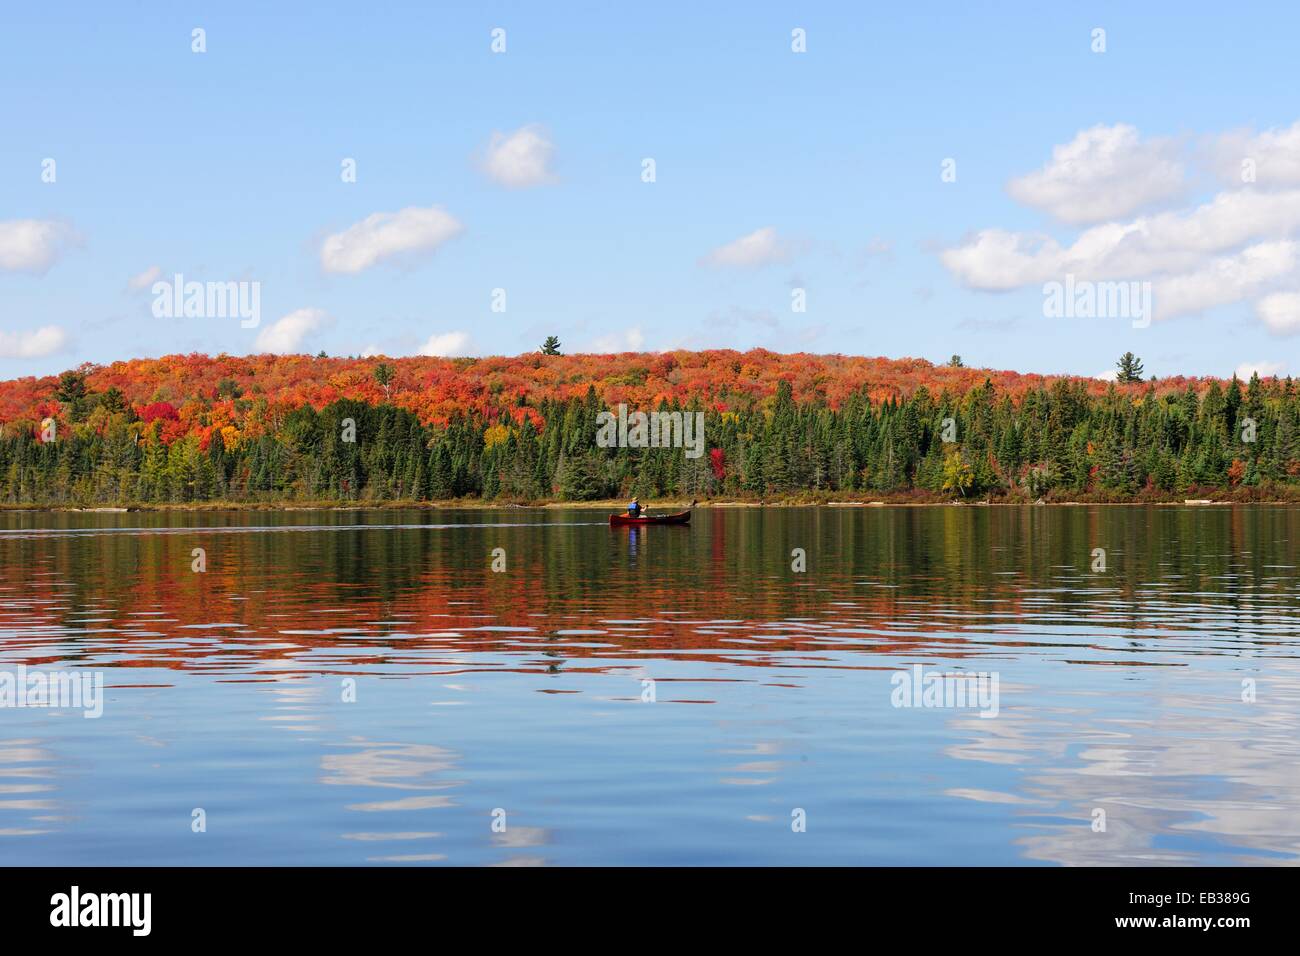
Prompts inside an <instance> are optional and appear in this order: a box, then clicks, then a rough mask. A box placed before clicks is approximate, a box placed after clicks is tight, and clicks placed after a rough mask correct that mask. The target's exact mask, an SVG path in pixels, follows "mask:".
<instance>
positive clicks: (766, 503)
mask: <svg viewBox="0 0 1300 956" xmlns="http://www.w3.org/2000/svg"><path fill="white" fill-rule="evenodd" d="M1233 504H1254V505H1300V493H1297V494H1295V495H1293V496H1290V497H1278V496H1276V495H1272V496H1270V495H1264V494H1260V493H1259V490H1258V489H1253V488H1252V489H1232V490H1231V491H1226V492H1225V491H1223V490H1222V489H1217V490H1209V489H1201V490H1198V491H1197V492H1196V493H1195V494H1191V493H1189V494H1188V495H1186V496H1177V495H1170V496H1165V497H1155V496H1152V497H1140V498H1127V499H1108V498H1104V497H1093V496H1088V495H1079V496H1075V497H1071V498H1064V497H1062V498H1059V499H1039V500H1036V501H1028V500H1025V499H1023V498H1009V497H1001V498H999V497H992V498H988V497H986V498H966V499H962V498H941V497H937V496H925V497H922V496H917V495H893V496H882V497H879V498H861V499H858V498H839V497H837V498H833V499H830V498H825V499H824V498H811V497H808V498H800V497H789V498H779V499H778V498H773V499H764V500H748V499H732V498H727V499H717V500H713V501H697V502H695V505H694V506H695V507H696V508H885V507H915V508H925V507H954V506H958V507H990V506H1003V507H1007V506H1010V507H1027V506H1036V505H1056V506H1073V507H1078V506H1081V505H1089V506H1091V505H1149V506H1155V505H1162V506H1169V505H1178V506H1184V507H1197V506H1200V507H1204V506H1215V505H1233ZM643 505H644V506H645V507H646V508H648V509H650V510H651V511H655V512H662V511H672V510H683V509H686V508H689V507H691V501H690V500H682V499H663V500H660V499H648V498H647V499H643ZM626 508H627V499H626V498H619V499H602V500H597V501H540V502H511V501H482V500H480V499H477V498H459V499H453V500H448V501H400V500H399V501H354V502H339V501H331V500H326V501H289V502H286V501H190V502H176V503H173V502H133V503H130V504H125V505H74V504H0V512H9V513H21V512H43V513H66V514H121V513H127V512H151V511H159V512H162V511H166V512H174V511H180V512H186V511H193V512H203V511H412V510H418V511H500V510H511V509H518V510H529V511H543V510H557V509H559V510H583V509H585V510H605V511H612V512H621V511H624V510H626Z"/></svg>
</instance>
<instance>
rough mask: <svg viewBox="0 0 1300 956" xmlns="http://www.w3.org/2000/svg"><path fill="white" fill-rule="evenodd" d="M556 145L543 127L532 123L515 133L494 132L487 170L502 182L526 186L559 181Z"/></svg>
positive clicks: (485, 162) (487, 155) (486, 171)
mask: <svg viewBox="0 0 1300 956" xmlns="http://www.w3.org/2000/svg"><path fill="white" fill-rule="evenodd" d="M554 155H555V146H554V144H553V143H552V142H551V141H550V140H549V139H548V138H547V136H546V131H545V130H543V129H542V127H540V126H538V125H536V124H531V125H528V126H523V127H520V128H519V129H517V130H515V131H514V132H513V133H510V134H506V133H501V132H494V133H493V134H492V139H491V141H490V142H489V143H488V147H487V152H486V154H485V156H484V158H483V172H484V173H485V174H486V175H487V176H488V178H489V179H491V180H492V181H493V182H496V183H498V184H500V185H502V186H506V187H508V188H510V189H525V188H527V187H529V186H542V185H545V184H547V183H552V182H555V175H554V174H553V173H552V172H551V160H552V159H553V158H554Z"/></svg>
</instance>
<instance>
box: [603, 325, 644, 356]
mask: <svg viewBox="0 0 1300 956" xmlns="http://www.w3.org/2000/svg"><path fill="white" fill-rule="evenodd" d="M643 345H645V333H644V332H642V331H641V327H640V326H633V327H632V328H630V329H623V330H622V331H619V332H612V333H610V334H609V335H602V336H601V337H600V338H598V339H596V340H595V341H594V342H592V343H591V349H590V350H591V351H592V352H640V351H641V347H642V346H643Z"/></svg>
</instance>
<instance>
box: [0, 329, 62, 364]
mask: <svg viewBox="0 0 1300 956" xmlns="http://www.w3.org/2000/svg"><path fill="white" fill-rule="evenodd" d="M67 344H68V333H67V332H65V331H64V330H63V329H62V328H60V327H59V326H57V325H45V326H42V327H41V328H39V329H35V330H33V331H31V332H5V331H3V330H0V358H10V359H13V358H20V359H31V358H44V357H45V356H47V355H53V354H54V353H55V352H58V351H61V350H62V349H63V348H64V347H65V346H66V345H67Z"/></svg>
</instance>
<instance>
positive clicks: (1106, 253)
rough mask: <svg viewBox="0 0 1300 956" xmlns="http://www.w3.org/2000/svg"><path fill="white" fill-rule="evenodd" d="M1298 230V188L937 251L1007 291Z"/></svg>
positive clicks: (973, 278)
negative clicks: (1070, 234) (1057, 234)
mask: <svg viewBox="0 0 1300 956" xmlns="http://www.w3.org/2000/svg"><path fill="white" fill-rule="evenodd" d="M1297 231H1300V190H1290V191H1288V192H1282V193H1273V194H1265V193H1258V192H1254V191H1250V190H1241V191H1237V192H1224V193H1220V194H1219V195H1217V196H1215V197H1214V199H1212V200H1211V201H1210V202H1208V203H1205V204H1204V205H1201V206H1198V207H1196V208H1195V209H1192V210H1190V211H1187V212H1178V213H1174V212H1170V213H1161V214H1160V215H1157V216H1146V217H1141V218H1138V219H1135V220H1133V221H1132V222H1128V223H1105V224H1103V225H1099V226H1093V227H1092V228H1091V229H1086V230H1084V231H1083V232H1082V233H1081V234H1080V235H1079V237H1078V238H1077V239H1076V240H1075V241H1074V242H1073V243H1072V244H1071V245H1069V246H1062V245H1061V244H1060V243H1058V242H1057V241H1056V240H1055V239H1053V238H1051V237H1049V236H1045V235H1042V234H1036V233H1018V232H1008V231H1006V230H1004V229H985V230H982V231H981V232H978V233H976V234H975V236H974V237H973V238H972V239H970V240H969V241H967V242H966V243H964V244H963V245H960V246H956V247H954V248H951V249H946V250H944V251H943V253H941V255H940V259H941V261H942V262H943V264H944V265H945V266H947V268H948V270H949V271H950V272H952V273H953V274H954V275H956V276H957V277H958V278H959V279H960V280H961V281H962V282H964V283H965V284H966V285H967V286H970V287H971V288H975V289H986V290H1006V289H1015V288H1019V287H1021V286H1025V285H1034V284H1037V283H1041V282H1047V281H1049V280H1053V279H1058V280H1059V279H1061V278H1062V277H1063V276H1065V274H1066V273H1071V274H1073V275H1075V276H1078V277H1080V278H1086V279H1126V278H1153V277H1154V276H1155V275H1156V274H1159V273H1165V272H1190V271H1194V270H1196V269H1198V268H1199V267H1201V266H1202V265H1204V264H1205V261H1206V258H1207V257H1208V256H1211V255H1214V254H1217V253H1222V252H1226V251H1229V250H1232V249H1236V248H1239V247H1240V246H1242V245H1244V244H1245V243H1247V242H1251V241H1253V240H1257V239H1280V238H1285V237H1288V236H1290V235H1293V234H1294V233H1296V232H1297Z"/></svg>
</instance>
